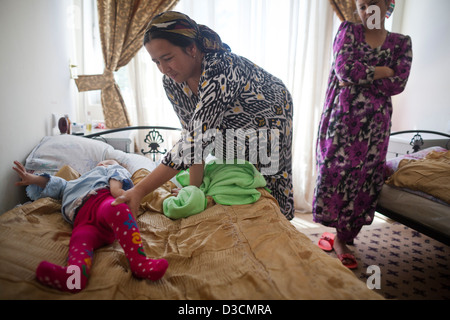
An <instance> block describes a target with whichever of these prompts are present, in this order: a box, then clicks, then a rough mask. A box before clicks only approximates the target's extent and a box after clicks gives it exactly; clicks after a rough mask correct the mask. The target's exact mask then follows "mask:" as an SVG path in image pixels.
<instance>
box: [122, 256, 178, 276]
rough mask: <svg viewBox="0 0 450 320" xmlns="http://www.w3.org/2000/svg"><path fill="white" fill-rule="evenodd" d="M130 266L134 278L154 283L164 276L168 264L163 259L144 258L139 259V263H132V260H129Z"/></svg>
mask: <svg viewBox="0 0 450 320" xmlns="http://www.w3.org/2000/svg"><path fill="white" fill-rule="evenodd" d="M130 265H131V270H132V271H133V274H134V275H135V276H136V277H138V278H143V279H150V280H152V281H156V280H159V279H161V278H162V277H163V276H164V273H166V270H167V267H168V266H169V263H168V262H167V260H165V259H158V260H153V259H149V258H144V259H139V261H133V258H130Z"/></svg>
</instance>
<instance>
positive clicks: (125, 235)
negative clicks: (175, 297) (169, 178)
mask: <svg viewBox="0 0 450 320" xmlns="http://www.w3.org/2000/svg"><path fill="white" fill-rule="evenodd" d="M107 210H108V211H109V212H108V213H107V214H105V215H104V217H105V220H106V222H107V223H108V224H109V226H110V227H111V228H112V230H113V231H114V234H115V238H116V240H118V241H119V243H120V245H121V246H122V248H123V251H124V252H125V256H126V257H127V258H128V261H129V263H130V268H131V271H132V272H133V274H134V275H135V276H136V277H138V278H147V279H150V280H153V281H156V280H158V279H160V278H161V277H162V276H163V275H164V273H165V272H166V270H167V267H168V266H169V264H168V262H167V260H165V259H157V260H153V259H150V258H147V256H146V254H145V252H144V246H143V245H142V240H141V234H140V232H139V228H138V226H137V223H136V220H135V219H134V217H133V215H132V213H131V211H130V209H129V208H128V206H127V205H125V204H121V205H118V206H116V207H113V206H111V205H109V208H107Z"/></svg>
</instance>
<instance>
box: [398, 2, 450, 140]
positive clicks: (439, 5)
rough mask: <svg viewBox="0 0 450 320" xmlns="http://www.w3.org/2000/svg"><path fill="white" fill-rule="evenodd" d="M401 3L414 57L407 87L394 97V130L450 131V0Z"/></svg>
mask: <svg viewBox="0 0 450 320" xmlns="http://www.w3.org/2000/svg"><path fill="white" fill-rule="evenodd" d="M400 6H403V15H402V19H401V25H400V26H398V28H399V29H400V30H399V31H400V32H401V33H403V34H408V35H409V36H411V38H412V42H413V51H414V52H413V53H414V58H413V59H414V60H413V68H412V72H411V76H410V80H409V83H408V86H407V88H406V90H405V91H404V92H403V93H402V94H401V95H399V96H397V97H395V98H394V100H393V101H394V115H393V120H392V122H393V128H392V130H393V131H400V130H408V129H422V130H424V129H425V130H434V131H441V132H449V133H450V99H449V96H450V82H449V81H448V76H449V75H450V58H449V54H450V20H449V19H448V15H449V14H450V1H449V0H426V1H424V0H403V1H401V2H400ZM399 8H401V7H399ZM394 31H395V30H394Z"/></svg>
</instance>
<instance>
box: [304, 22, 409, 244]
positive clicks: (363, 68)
mask: <svg viewBox="0 0 450 320" xmlns="http://www.w3.org/2000/svg"><path fill="white" fill-rule="evenodd" d="M333 51H334V63H333V66H332V69H331V73H330V77H329V82H328V90H327V94H326V99H325V106H324V110H323V113H322V117H321V121H320V125H319V133H318V140H317V146H316V152H317V171H318V172H317V173H318V176H317V183H316V188H315V192H314V200H313V215H314V221H316V222H318V223H322V224H323V225H325V226H329V227H334V228H336V230H337V233H338V236H339V238H340V239H342V240H344V241H352V240H353V239H354V238H355V237H356V236H357V234H358V233H359V231H360V230H361V228H362V227H363V226H364V225H369V224H371V223H372V221H373V217H374V213H375V208H376V204H377V199H378V196H379V193H380V191H381V188H382V186H383V183H384V177H383V168H384V164H385V159H386V154H387V149H388V144H389V135H390V130H391V115H392V102H391V96H393V95H397V94H399V93H401V92H402V91H403V90H404V89H405V86H406V83H407V80H408V77H409V74H410V69H411V63H412V45H411V38H410V37H408V36H404V35H401V34H396V33H388V35H387V38H386V41H385V43H384V44H383V45H382V46H380V47H378V48H375V49H373V48H371V47H370V46H369V45H368V44H367V43H366V42H365V32H364V27H363V26H362V25H361V24H353V23H350V22H343V23H342V25H341V26H340V28H339V31H338V33H337V35H336V38H335V41H334V45H333ZM376 66H388V67H390V68H391V69H393V70H394V72H395V76H394V77H391V78H386V79H380V80H374V71H375V67H376ZM340 82H345V83H347V84H348V85H347V86H341V85H340Z"/></svg>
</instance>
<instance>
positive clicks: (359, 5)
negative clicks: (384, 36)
mask: <svg viewBox="0 0 450 320" xmlns="http://www.w3.org/2000/svg"><path fill="white" fill-rule="evenodd" d="M390 3H391V1H390V0H356V10H357V12H358V15H359V17H360V19H361V21H362V23H363V24H364V26H367V20H368V19H369V18H370V17H371V16H372V15H374V14H375V13H374V12H373V11H371V10H368V9H369V7H370V6H378V7H379V8H380V17H379V19H380V23H381V24H383V21H384V20H385V17H386V12H387V9H388V8H389V5H390Z"/></svg>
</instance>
